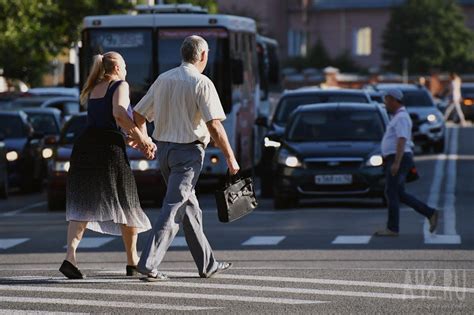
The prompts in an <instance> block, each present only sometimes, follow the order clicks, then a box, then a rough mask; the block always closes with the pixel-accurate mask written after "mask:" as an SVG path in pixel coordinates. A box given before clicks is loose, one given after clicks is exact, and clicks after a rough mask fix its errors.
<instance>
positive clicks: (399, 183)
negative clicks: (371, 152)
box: [385, 153, 435, 232]
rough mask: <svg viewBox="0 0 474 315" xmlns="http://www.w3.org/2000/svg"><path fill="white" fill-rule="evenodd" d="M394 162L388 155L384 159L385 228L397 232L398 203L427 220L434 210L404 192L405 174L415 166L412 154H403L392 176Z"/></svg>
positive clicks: (392, 156)
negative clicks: (386, 208)
mask: <svg viewBox="0 0 474 315" xmlns="http://www.w3.org/2000/svg"><path fill="white" fill-rule="evenodd" d="M394 161H395V155H389V156H387V157H386V158H385V178H386V186H385V196H386V197H387V202H388V221H387V228H388V229H389V230H391V231H394V232H398V230H399V219H400V202H401V203H404V204H406V205H407V206H409V207H410V208H412V209H414V210H415V211H416V212H418V213H420V214H422V215H424V216H425V217H427V218H428V219H429V218H431V216H432V215H433V213H434V211H435V210H434V209H433V208H431V207H429V206H428V205H427V204H425V203H423V202H422V201H420V200H418V199H417V198H416V197H414V196H412V195H410V194H408V193H407V192H406V191H405V181H406V177H407V174H408V172H409V171H410V169H411V168H412V167H413V166H414V165H415V163H414V161H413V154H411V153H405V154H404V155H403V158H402V162H401V163H400V170H399V171H398V173H397V174H396V175H395V176H392V174H391V168H392V165H393V162H394Z"/></svg>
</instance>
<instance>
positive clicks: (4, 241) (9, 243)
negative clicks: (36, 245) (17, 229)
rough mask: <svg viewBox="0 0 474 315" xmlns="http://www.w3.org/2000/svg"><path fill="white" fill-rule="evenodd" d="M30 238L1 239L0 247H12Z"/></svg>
mask: <svg viewBox="0 0 474 315" xmlns="http://www.w3.org/2000/svg"><path fill="white" fill-rule="evenodd" d="M29 240H30V239H29V238H4V239H0V249H9V248H11V247H14V246H17V245H20V244H23V243H25V242H27V241H29Z"/></svg>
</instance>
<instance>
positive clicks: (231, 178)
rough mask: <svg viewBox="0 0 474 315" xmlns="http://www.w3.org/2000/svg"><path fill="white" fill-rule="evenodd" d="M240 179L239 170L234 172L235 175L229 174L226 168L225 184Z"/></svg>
mask: <svg viewBox="0 0 474 315" xmlns="http://www.w3.org/2000/svg"><path fill="white" fill-rule="evenodd" d="M241 179H242V174H241V173H240V171H238V172H237V174H235V175H230V171H229V169H227V173H226V176H225V183H226V186H229V185H231V184H234V183H236V182H238V181H239V180H241Z"/></svg>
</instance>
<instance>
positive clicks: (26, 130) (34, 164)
mask: <svg viewBox="0 0 474 315" xmlns="http://www.w3.org/2000/svg"><path fill="white" fill-rule="evenodd" d="M41 137H42V135H40V134H37V133H35V132H34V129H33V127H32V126H31V124H30V122H29V121H28V116H27V115H26V114H25V113H24V112H23V111H18V112H10V111H0V138H3V139H4V142H5V148H6V150H7V154H6V158H7V165H8V183H9V185H10V186H11V187H14V186H16V187H20V189H21V190H22V191H23V192H31V191H39V190H41V188H42V177H41V166H42V163H43V161H42V157H41V156H40V155H38V151H39V147H40V145H41V141H40V139H41Z"/></svg>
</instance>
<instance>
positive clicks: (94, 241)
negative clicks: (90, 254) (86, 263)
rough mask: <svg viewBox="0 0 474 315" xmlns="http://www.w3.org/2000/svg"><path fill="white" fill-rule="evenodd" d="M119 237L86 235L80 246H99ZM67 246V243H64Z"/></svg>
mask: <svg viewBox="0 0 474 315" xmlns="http://www.w3.org/2000/svg"><path fill="white" fill-rule="evenodd" d="M115 239H117V238H116V237H84V238H83V239H82V240H81V242H80V243H79V246H78V248H99V247H102V246H104V245H105V244H107V243H110V242H112V241H114V240H115ZM64 248H67V245H64Z"/></svg>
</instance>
